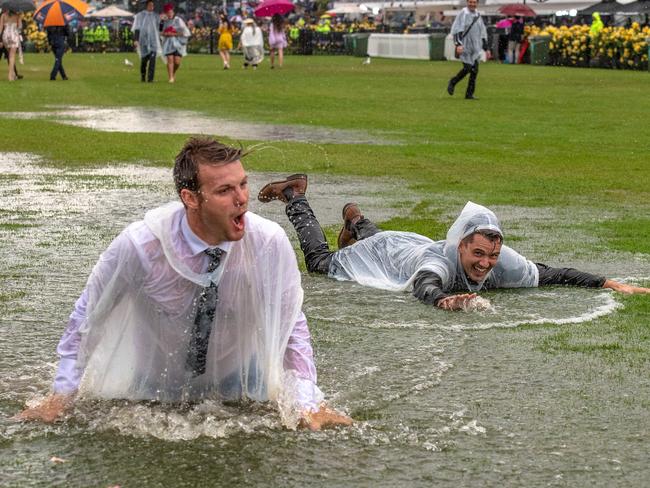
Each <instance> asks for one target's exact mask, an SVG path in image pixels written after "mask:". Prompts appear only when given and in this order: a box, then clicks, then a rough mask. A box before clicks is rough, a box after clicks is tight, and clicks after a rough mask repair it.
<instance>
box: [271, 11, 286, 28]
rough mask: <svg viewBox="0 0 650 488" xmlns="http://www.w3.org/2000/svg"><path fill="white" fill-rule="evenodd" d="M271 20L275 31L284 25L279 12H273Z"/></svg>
mask: <svg viewBox="0 0 650 488" xmlns="http://www.w3.org/2000/svg"><path fill="white" fill-rule="evenodd" d="M271 22H272V23H273V27H274V28H275V30H276V31H281V30H282V28H283V27H284V18H283V17H282V16H281V15H280V14H274V15H273V17H271Z"/></svg>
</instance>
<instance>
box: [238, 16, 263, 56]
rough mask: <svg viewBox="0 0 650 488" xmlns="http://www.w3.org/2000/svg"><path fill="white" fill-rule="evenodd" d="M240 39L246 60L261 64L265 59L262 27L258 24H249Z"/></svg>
mask: <svg viewBox="0 0 650 488" xmlns="http://www.w3.org/2000/svg"><path fill="white" fill-rule="evenodd" d="M240 41H241V46H242V51H243V52H244V58H245V59H246V62H247V63H250V64H260V63H261V62H262V60H263V59H264V38H263V37H262V29H260V28H259V27H257V26H256V25H247V26H246V27H244V30H243V31H242V33H241V39H240Z"/></svg>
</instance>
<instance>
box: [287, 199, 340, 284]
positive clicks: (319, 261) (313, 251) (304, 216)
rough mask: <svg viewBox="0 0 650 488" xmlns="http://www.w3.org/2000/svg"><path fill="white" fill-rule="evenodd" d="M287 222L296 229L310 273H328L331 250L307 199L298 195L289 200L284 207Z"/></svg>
mask: <svg viewBox="0 0 650 488" xmlns="http://www.w3.org/2000/svg"><path fill="white" fill-rule="evenodd" d="M286 213H287V217H289V222H291V224H292V225H293V227H294V229H296V233H297V234H298V240H299V241H300V249H302V252H303V254H304V255H305V264H306V265H307V271H309V272H310V273H322V274H328V273H329V268H330V263H331V262H332V254H334V252H333V251H330V248H329V245H328V244H327V239H325V234H324V233H323V229H321V226H320V224H319V223H318V220H316V216H315V215H314V211H313V210H312V209H311V207H310V206H309V202H307V199H306V198H305V197H304V196H302V195H300V196H296V197H294V198H292V199H290V200H289V202H288V203H287V208H286Z"/></svg>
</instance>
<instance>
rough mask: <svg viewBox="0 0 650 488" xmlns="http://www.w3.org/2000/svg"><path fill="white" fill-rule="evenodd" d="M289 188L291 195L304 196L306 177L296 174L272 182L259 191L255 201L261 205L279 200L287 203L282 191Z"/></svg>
mask: <svg viewBox="0 0 650 488" xmlns="http://www.w3.org/2000/svg"><path fill="white" fill-rule="evenodd" d="M287 188H291V189H292V190H293V194H294V196H295V195H304V194H305V192H306V191H307V175H305V174H302V173H298V174H295V175H291V176H289V177H287V178H286V179H284V180H282V181H272V182H271V183H269V184H267V185H265V186H264V188H262V189H261V190H260V192H259V193H258V194H257V199H258V200H259V201H260V202H262V203H268V202H270V201H272V200H280V201H281V202H284V203H287V202H288V200H287V197H286V196H285V195H284V193H283V192H284V190H286V189H287Z"/></svg>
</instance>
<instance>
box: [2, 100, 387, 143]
mask: <svg viewBox="0 0 650 488" xmlns="http://www.w3.org/2000/svg"><path fill="white" fill-rule="evenodd" d="M52 108H53V110H52V111H48V112H0V117H4V118H9V119H51V120H54V121H55V122H57V123H60V124H66V125H73V126H76V127H85V128H88V129H93V130H98V131H104V132H139V133H152V132H155V133H163V134H208V135H213V136H220V137H228V138H231V139H235V140H261V141H292V142H311V143H318V144H371V145H395V144H400V142H399V141H397V140H390V138H388V139H386V138H385V137H384V136H382V137H376V136H373V135H371V134H369V133H368V132H365V131H360V130H343V129H328V128H325V127H310V126H304V125H279V124H274V125H271V124H260V123H255V122H244V121H238V120H228V119H222V118H214V117H209V116H207V115H203V114H200V113H198V112H192V111H189V110H165V109H159V108H146V107H116V108H97V107H84V106H70V107H52Z"/></svg>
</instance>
